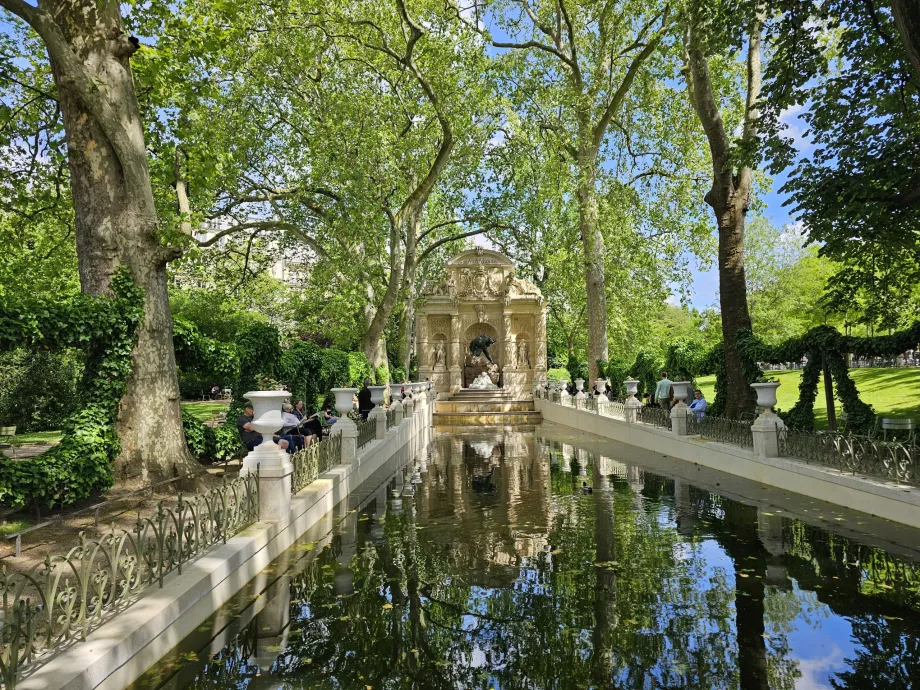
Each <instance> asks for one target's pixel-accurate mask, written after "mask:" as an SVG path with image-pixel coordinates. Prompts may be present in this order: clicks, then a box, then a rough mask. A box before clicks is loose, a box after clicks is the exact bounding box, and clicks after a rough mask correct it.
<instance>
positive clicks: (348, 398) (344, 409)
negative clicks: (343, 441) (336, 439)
mask: <svg viewBox="0 0 920 690" xmlns="http://www.w3.org/2000/svg"><path fill="white" fill-rule="evenodd" d="M330 390H331V392H332V394H333V395H334V396H335V411H336V412H338V413H339V421H337V422H336V423H335V424H333V425H332V433H333V434H338V433H341V432H342V431H344V430H346V429H356V428H357V425H356V424H355V422H354V420H353V419H351V418H350V417H349V416H348V413H349V412H351V411H352V410H354V409H355V393H357V392H358V389H357V388H332V389H330Z"/></svg>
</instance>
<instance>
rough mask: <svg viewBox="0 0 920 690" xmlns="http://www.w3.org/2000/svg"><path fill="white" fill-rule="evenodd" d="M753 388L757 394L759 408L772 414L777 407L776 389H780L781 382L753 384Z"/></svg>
mask: <svg viewBox="0 0 920 690" xmlns="http://www.w3.org/2000/svg"><path fill="white" fill-rule="evenodd" d="M751 388H753V389H754V392H756V393H757V406H758V407H760V408H762V409H763V410H764V411H768V412H772V411H773V408H774V406H775V405H776V389H777V388H779V382H778V381H773V382H770V383H752V384H751Z"/></svg>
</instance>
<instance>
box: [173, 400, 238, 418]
mask: <svg viewBox="0 0 920 690" xmlns="http://www.w3.org/2000/svg"><path fill="white" fill-rule="evenodd" d="M229 408H230V403H229V401H225V400H203V401H202V402H184V403H182V409H183V410H184V411H185V412H188V413H189V414H190V415H192V416H193V417H195V419H197V420H198V421H201V422H206V421H208V420H209V419H212V418H214V417H216V416H217V415H219V414H220V413H221V412H226V411H227V410H228V409H229Z"/></svg>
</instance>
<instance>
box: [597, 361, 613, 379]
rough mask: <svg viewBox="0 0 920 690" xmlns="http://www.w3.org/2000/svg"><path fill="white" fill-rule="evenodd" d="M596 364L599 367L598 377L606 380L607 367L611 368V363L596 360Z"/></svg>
mask: <svg viewBox="0 0 920 690" xmlns="http://www.w3.org/2000/svg"><path fill="white" fill-rule="evenodd" d="M594 363H595V364H596V365H597V377H598V378H599V379H606V378H607V367H608V366H610V363H609V362H608V361H607V360H606V359H596V360H594Z"/></svg>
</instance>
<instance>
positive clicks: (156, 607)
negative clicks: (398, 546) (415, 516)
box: [16, 415, 429, 690]
mask: <svg viewBox="0 0 920 690" xmlns="http://www.w3.org/2000/svg"><path fill="white" fill-rule="evenodd" d="M428 428H429V427H428V424H427V419H425V417H424V416H423V415H414V416H413V417H410V418H407V419H404V420H403V422H402V423H401V424H400V425H399V426H398V427H393V428H391V429H389V430H387V434H386V437H385V438H383V439H378V440H375V441H372V442H371V443H368V444H367V445H365V446H364V447H363V448H361V449H360V450H359V451H358V454H357V458H356V460H355V462H354V463H352V464H349V465H336V466H335V467H333V468H331V469H330V470H329V471H328V472H325V473H324V474H322V475H321V476H320V477H319V478H317V479H316V480H315V481H313V482H312V483H311V484H310V485H309V486H307V487H306V488H304V489H303V490H302V491H300V492H299V493H297V494H296V495H295V496H293V498H292V501H291V511H290V516H289V519H288V520H281V521H279V522H277V523H274V522H272V523H270V522H257V523H255V524H253V525H251V526H250V527H248V528H246V529H245V530H243V531H242V532H240V533H239V534H237V535H235V536H234V537H232V538H230V539H228V540H227V543H226V544H222V545H219V546H216V547H214V548H212V549H210V550H208V551H207V552H205V553H204V554H202V555H201V556H200V557H199V558H197V559H196V560H194V561H192V562H190V563H188V564H186V565H184V566H183V572H182V574H181V575H179V574H176V573H174V574H172V575H171V576H169V577H168V578H167V579H166V582H165V583H164V586H163V587H162V588H160V587H151V588H149V589H147V590H146V591H145V592H144V593H143V594H141V595H140V597H139V598H138V600H137V601H136V602H135V603H133V604H132V605H131V606H129V607H128V608H126V609H125V610H124V611H122V612H120V613H118V614H117V615H115V616H114V617H113V618H112V619H111V620H110V621H108V622H106V623H104V624H103V625H101V626H100V627H99V628H97V629H96V630H94V631H93V632H92V633H91V634H90V635H89V636H88V637H87V639H86V640H85V641H83V642H80V643H77V644H74V645H72V646H71V647H69V648H67V649H65V650H64V651H62V652H60V653H58V654H57V655H55V656H53V657H51V658H49V659H48V661H47V662H45V663H40V664H39V665H38V666H37V667H36V668H35V670H34V671H32V672H31V673H30V674H29V675H27V676H26V677H24V678H22V679H21V680H20V681H19V682H18V683H17V686H16V687H17V690H55V689H58V688H66V689H67V690H91V689H92V688H102V689H105V690H122V689H123V688H124V687H126V686H127V685H129V684H130V683H132V682H133V681H134V680H136V679H137V678H138V677H139V676H140V675H141V674H142V673H143V672H144V671H146V670H147V669H148V668H149V667H150V666H152V665H153V664H155V663H156V662H157V661H158V660H159V659H160V658H161V657H162V656H163V655H164V654H166V653H167V652H168V651H169V650H170V649H172V648H173V647H175V646H176V645H177V644H178V643H179V642H181V641H182V640H183V639H184V638H185V637H186V636H187V635H188V634H189V633H191V632H192V631H193V630H194V629H195V628H196V627H197V626H198V625H200V624H201V623H202V622H203V621H204V620H206V619H207V618H208V617H209V616H210V615H212V614H213V613H214V612H215V611H217V610H218V609H219V608H220V607H221V606H222V605H223V604H224V603H225V602H226V601H228V600H229V599H230V598H231V597H232V596H233V595H234V594H235V593H236V592H237V591H239V590H240V589H241V588H242V587H243V586H245V585H246V583H247V582H249V581H250V580H251V579H252V578H254V577H255V576H256V575H257V574H258V573H259V572H260V571H261V570H263V569H264V568H265V567H266V566H268V565H269V563H271V562H272V561H273V560H275V559H276V558H277V557H278V556H279V555H281V554H282V553H283V552H284V551H285V550H286V549H288V548H290V546H291V545H292V544H293V543H294V542H295V541H296V540H297V539H298V538H299V537H300V536H301V535H303V534H304V533H305V532H306V531H307V530H308V529H309V528H310V527H311V526H313V525H314V524H315V523H316V522H318V521H319V520H320V519H322V517H323V516H324V515H325V514H326V513H328V512H329V511H330V510H332V509H333V508H334V507H335V506H336V505H337V504H338V503H339V502H340V501H342V500H343V499H345V498H346V497H347V496H348V495H349V493H351V491H352V490H354V489H356V488H357V487H358V486H360V485H361V484H362V483H363V482H364V481H366V480H367V479H369V478H370V477H371V476H372V475H373V474H374V473H375V472H376V471H378V470H379V469H381V468H383V467H385V466H386V465H387V463H388V462H390V461H391V460H393V459H395V458H397V456H398V454H399V453H400V452H401V451H403V450H404V449H407V450H410V451H411V449H412V446H411V443H412V442H419V443H422V442H424V441H425V438H424V437H425V435H426V434H427V431H428ZM407 447H408V448H407Z"/></svg>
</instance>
